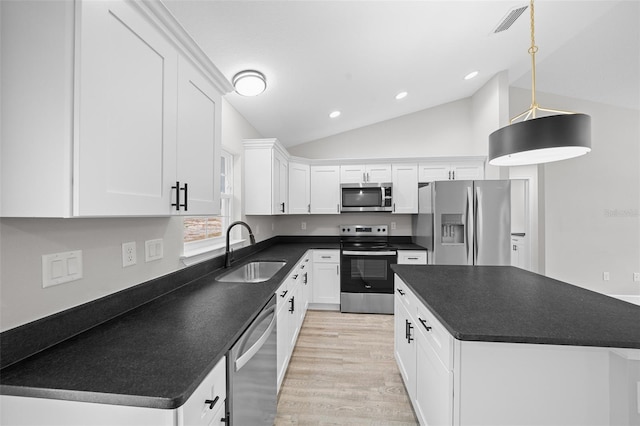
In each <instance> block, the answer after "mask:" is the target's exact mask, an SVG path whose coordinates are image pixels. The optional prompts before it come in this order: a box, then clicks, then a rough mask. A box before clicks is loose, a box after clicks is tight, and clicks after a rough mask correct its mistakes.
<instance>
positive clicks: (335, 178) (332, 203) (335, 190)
mask: <svg viewBox="0 0 640 426" xmlns="http://www.w3.org/2000/svg"><path fill="white" fill-rule="evenodd" d="M311 213H314V214H339V213H340V167H339V166H311Z"/></svg>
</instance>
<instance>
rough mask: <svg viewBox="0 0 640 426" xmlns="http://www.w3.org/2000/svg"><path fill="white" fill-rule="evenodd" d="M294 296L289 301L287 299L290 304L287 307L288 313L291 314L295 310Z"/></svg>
mask: <svg viewBox="0 0 640 426" xmlns="http://www.w3.org/2000/svg"><path fill="white" fill-rule="evenodd" d="M295 298H296V297H295V296H293V297H292V298H291V299H289V303H291V306H290V307H289V312H291V313H293V312H294V311H295V310H296V302H295Z"/></svg>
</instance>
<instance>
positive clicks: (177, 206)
mask: <svg viewBox="0 0 640 426" xmlns="http://www.w3.org/2000/svg"><path fill="white" fill-rule="evenodd" d="M171 189H175V190H176V202H175V203H171V206H172V207H175V208H176V211H177V212H179V211H180V182H179V181H176V186H172V187H171Z"/></svg>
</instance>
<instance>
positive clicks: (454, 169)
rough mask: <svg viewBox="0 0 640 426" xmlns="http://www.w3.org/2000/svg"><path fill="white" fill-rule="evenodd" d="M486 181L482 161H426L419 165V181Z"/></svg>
mask: <svg viewBox="0 0 640 426" xmlns="http://www.w3.org/2000/svg"><path fill="white" fill-rule="evenodd" d="M479 179H484V161H483V160H480V159H472V160H466V161H465V160H455V161H425V162H421V163H420V164H419V170H418V180H419V181H420V182H433V181H437V180H479Z"/></svg>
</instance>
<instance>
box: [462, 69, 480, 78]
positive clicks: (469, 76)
mask: <svg viewBox="0 0 640 426" xmlns="http://www.w3.org/2000/svg"><path fill="white" fill-rule="evenodd" d="M477 75H478V71H472V72H470V73H469V74H467V75H465V76H464V79H465V80H471V79H472V78H474V77H475V76H477Z"/></svg>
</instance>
